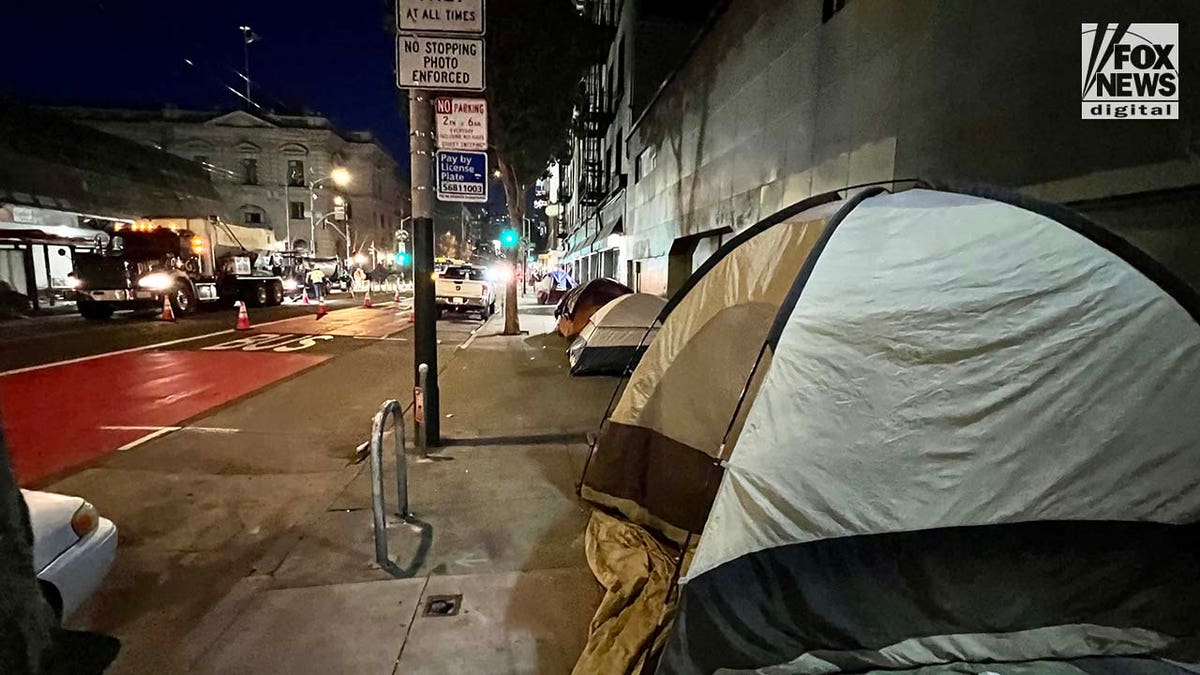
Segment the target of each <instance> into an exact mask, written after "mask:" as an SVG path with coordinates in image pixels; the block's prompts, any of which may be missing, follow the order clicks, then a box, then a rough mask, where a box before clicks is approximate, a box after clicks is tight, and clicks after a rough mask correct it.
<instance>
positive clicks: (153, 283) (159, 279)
mask: <svg viewBox="0 0 1200 675" xmlns="http://www.w3.org/2000/svg"><path fill="white" fill-rule="evenodd" d="M174 285H175V280H174V279H172V278H171V275H169V274H166V273H164V272H154V273H153V274H147V275H146V276H144V277H142V278H141V279H138V286H139V287H141V288H145V289H149V290H151V291H165V290H167V289H168V288H170V287H172V286H174Z"/></svg>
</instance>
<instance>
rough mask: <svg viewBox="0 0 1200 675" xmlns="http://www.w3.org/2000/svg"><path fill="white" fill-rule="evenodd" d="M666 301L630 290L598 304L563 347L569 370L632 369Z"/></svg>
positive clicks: (605, 372) (578, 372)
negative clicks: (577, 334) (598, 306)
mask: <svg viewBox="0 0 1200 675" xmlns="http://www.w3.org/2000/svg"><path fill="white" fill-rule="evenodd" d="M666 304H667V301H666V300H665V299H663V298H661V297H659V296H657V295H650V294H648V293H630V294H628V295H622V296H621V297H619V298H617V299H615V300H613V301H612V302H609V303H608V304H607V305H605V306H603V307H601V308H600V309H599V310H597V311H596V313H595V314H593V315H592V318H591V319H588V323H587V326H585V327H584V329H583V330H582V331H581V332H580V333H579V337H577V338H575V341H574V342H572V343H571V346H570V348H569V349H568V350H567V355H568V357H569V359H570V362H571V374H572V375H620V374H622V373H624V372H626V369H632V368H633V367H634V366H636V365H637V362H638V359H639V358H641V355H642V353H643V352H645V351H646V349H647V348H648V347H649V346H650V344H651V343H652V342H654V336H655V334H656V333H657V332H658V327H657V319H658V315H659V313H660V312H662V308H663V307H664V306H665V305H666Z"/></svg>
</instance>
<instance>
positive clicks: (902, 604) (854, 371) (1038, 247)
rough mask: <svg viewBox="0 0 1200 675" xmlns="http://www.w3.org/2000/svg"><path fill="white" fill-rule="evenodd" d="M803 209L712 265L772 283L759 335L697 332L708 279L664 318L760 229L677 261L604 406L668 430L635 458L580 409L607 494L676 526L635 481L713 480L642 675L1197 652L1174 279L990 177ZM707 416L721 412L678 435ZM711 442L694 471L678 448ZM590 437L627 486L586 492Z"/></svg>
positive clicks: (1102, 664)
mask: <svg viewBox="0 0 1200 675" xmlns="http://www.w3.org/2000/svg"><path fill="white" fill-rule="evenodd" d="M796 222H797V218H795V217H793V218H791V219H789V220H788V221H786V223H781V225H786V224H787V223H792V224H793V225H792V226H791V227H792V228H793V229H794V227H795V225H794V224H795V223H796ZM810 222H812V223H813V225H812V228H813V229H815V230H817V231H819V232H818V234H817V236H816V238H815V240H812V241H811V243H810V244H808V242H807V240H806V239H805V238H803V237H802V238H800V239H799V240H796V241H793V242H789V244H788V245H787V246H781V247H777V249H776V250H787V251H792V252H796V251H799V252H800V253H802V257H803V261H802V263H801V264H800V265H799V267H798V268H797V267H795V266H794V265H790V266H789V269H787V270H779V269H777V271H776V273H774V274H771V275H769V276H771V279H763V278H762V277H756V278H755V279H754V280H745V279H743V278H741V277H740V276H737V275H730V276H728V278H727V280H726V282H725V283H732V285H733V286H737V285H740V284H743V283H745V282H747V281H749V283H750V285H755V286H757V287H763V286H766V285H773V284H774V283H776V281H777V279H776V277H778V276H779V275H780V274H781V273H782V274H784V276H786V277H787V280H786V283H785V287H786V288H785V289H784V291H783V293H782V297H781V298H779V299H778V301H777V302H773V304H772V305H771V306H770V307H769V308H766V309H767V310H768V314H769V316H768V317H767V318H766V319H765V324H766V330H765V332H763V331H761V329H760V328H759V326H761V325H762V322H763V321H764V320H762V319H756V322H748V323H744V324H743V326H751V327H752V328H753V330H746V329H745V328H743V329H741V332H742V334H743V338H742V340H740V342H733V341H731V340H728V339H725V340H719V339H716V338H715V337H714V336H712V335H708V336H706V335H705V332H704V331H705V330H707V327H708V326H709V325H711V324H712V323H713V321H714V320H716V321H719V320H720V315H721V313H722V312H725V313H728V312H738V311H739V310H738V308H739V307H743V306H745V305H746V304H747V303H745V302H742V303H740V304H735V303H734V302H733V301H734V300H736V299H739V298H741V297H743V296H744V295H747V294H746V293H743V292H740V291H737V292H735V291H733V290H729V291H727V294H726V300H725V301H723V302H718V303H715V305H716V306H718V307H720V308H721V309H720V310H718V311H716V312H714V311H711V310H710V311H708V312H707V318H706V319H704V320H703V321H702V324H703V325H704V326H705V329H701V330H699V331H692V332H691V333H690V334H685V333H684V332H683V331H681V330H680V328H679V326H680V325H682V323H683V322H691V323H696V322H697V321H698V318H697V317H696V316H693V314H694V313H695V312H696V309H697V307H699V306H700V305H698V304H697V300H696V299H695V298H694V296H696V295H697V293H700V294H707V293H712V292H714V291H720V290H721V289H722V287H721V286H713V285H712V283H709V282H707V279H708V277H709V276H711V275H713V274H716V273H718V272H719V270H720V267H721V266H722V265H728V264H733V263H730V262H729V261H730V260H731V259H736V258H737V257H739V254H738V252H739V251H740V250H741V249H742V248H744V247H746V246H754V245H755V244H757V243H760V242H766V241H768V240H767V239H764V237H767V236H769V235H771V234H772V233H775V236H776V237H778V236H779V235H780V234H782V233H783V232H785V231H786V228H781V227H780V225H776V226H774V227H770V228H767V229H766V230H765V231H760V232H758V233H757V234H756V235H754V236H751V237H749V238H747V239H745V240H743V241H742V242H740V244H739V245H738V246H735V247H731V249H730V250H725V249H722V252H723V253H724V256H723V257H724V259H723V260H721V261H719V262H717V263H716V264H715V266H713V267H711V268H710V269H708V270H701V271H702V272H704V274H701V273H700V272H698V273H697V275H694V276H693V279H696V276H699V277H700V278H699V279H698V280H697V281H696V283H694V284H692V287H691V288H690V290H689V291H688V292H687V294H686V296H685V297H684V298H682V300H681V301H680V302H679V303H678V306H676V307H675V308H674V311H673V312H672V313H670V314H669V315H668V316H667V319H666V321H665V323H664V324H663V326H662V328H661V329H660V331H659V334H658V337H657V339H656V340H655V343H654V344H653V345H652V346H651V348H650V350H648V351H647V353H646V355H645V356H644V357H643V359H642V361H641V364H640V365H639V366H638V368H637V370H636V371H635V372H634V373H633V375H632V376H631V379H630V382H629V386H628V387H627V389H626V391H625V393H624V394H623V396H622V401H621V403H620V404H618V407H617V409H616V410H615V411H614V414H613V420H617V419H618V414H620V415H622V417H620V419H621V420H626V421H625V422H620V424H623V425H625V426H626V427H627V428H631V429H645V428H647V427H638V426H636V425H637V424H641V423H650V424H655V425H657V426H654V427H650V429H651V430H652V431H653V432H654V433H657V434H661V435H663V436H665V439H666V440H665V441H663V440H654V441H653V442H652V443H650V444H646V443H643V444H642V445H641V446H640V447H639V448H638V449H639V450H640V451H641V452H642V453H643V455H642V456H641V457H640V458H639V456H638V455H636V454H631V453H630V452H629V450H628V448H625V449H623V450H618V449H616V448H615V447H614V446H612V445H611V443H612V441H613V440H614V439H613V435H612V432H611V431H608V429H606V430H605V432H603V433H602V438H601V442H600V443H599V444H598V445H597V447H596V449H595V452H594V457H593V458H592V461H591V464H592V465H593V468H592V469H590V470H589V471H588V472H587V475H586V476H585V486H586V485H591V486H592V487H591V489H592V490H593V493H592V494H593V495H596V494H599V495H600V497H601V498H603V497H604V496H605V494H607V495H608V496H609V497H610V500H609V502H608V505H609V506H613V507H614V508H616V509H617V510H619V511H621V512H622V513H623V514H625V515H626V516H628V517H631V518H632V519H642V520H647V519H654V518H658V519H660V520H666V521H667V523H668V524H680V525H687V524H688V523H692V522H694V515H695V514H687V513H685V514H683V516H682V517H681V516H680V515H679V513H678V509H677V508H676V510H674V511H673V510H672V508H673V507H678V505H677V504H675V505H672V504H668V503H664V502H662V501H661V500H656V498H655V497H654V493H655V492H657V491H659V490H662V491H663V492H665V493H666V494H668V495H672V496H673V497H678V496H679V495H681V494H685V493H687V492H686V490H684V489H683V488H681V487H680V485H679V483H680V482H684V481H706V480H711V479H713V478H715V482H714V483H713V484H714V486H715V492H714V494H713V498H712V501H711V509H709V510H708V513H707V517H706V518H705V521H704V523H703V524H702V526H701V527H697V528H695V529H691V530H689V532H699V531H700V530H701V529H702V530H703V532H702V534H701V536H700V538H699V543H698V546H697V548H696V552H695V558H694V560H693V561H692V563H691V565H690V567H689V568H688V570H687V574H686V577H685V578H684V582H685V583H684V585H683V587H682V591H681V600H680V608H679V612H678V615H677V617H676V621H675V624H674V626H673V628H672V629H671V631H672V632H671V636H670V638H669V639H668V641H667V646H666V648H665V651H664V655H663V657H662V660H661V662H660V664H659V671H658V672H659V673H663V674H666V675H674V674H676V673H689V674H690V673H711V672H716V671H720V672H730V673H733V672H745V673H748V672H756V673H822V674H827V673H844V672H865V671H873V670H877V669H878V670H900V669H914V670H916V669H921V668H926V667H928V668H929V670H922V671H921V672H980V671H979V667H978V666H964V667H962V669H960V668H959V666H957V665H954V664H959V663H974V664H988V666H987V668H986V670H989V671H994V672H998V673H1017V672H1021V673H1030V672H1063V673H1066V672H1076V671H1078V672H1081V673H1082V672H1086V673H1099V672H1143V673H1159V672H1163V673H1166V672H1179V671H1178V670H1176V669H1175V667H1174V666H1171V665H1169V664H1166V663H1165V662H1164V661H1162V660H1161V659H1166V658H1173V659H1184V658H1186V659H1188V660H1197V659H1196V653H1195V645H1196V640H1197V639H1198V637H1200V574H1198V573H1197V570H1198V569H1200V547H1197V546H1196V545H1195V542H1196V541H1200V523H1198V520H1200V481H1198V480H1197V468H1196V467H1198V466H1200V298H1198V297H1197V296H1196V295H1195V293H1194V292H1193V291H1191V290H1190V289H1188V288H1187V287H1186V286H1185V285H1183V284H1182V283H1181V282H1179V280H1178V279H1177V278H1176V277H1173V276H1172V275H1171V274H1170V273H1169V272H1167V271H1166V270H1165V269H1164V268H1162V267H1161V266H1159V265H1157V264H1156V263H1154V262H1153V261H1151V260H1150V259H1149V258H1147V257H1146V256H1144V255H1143V254H1141V253H1140V252H1139V251H1137V250H1136V249H1134V248H1132V247H1131V246H1130V245H1129V244H1128V243H1126V242H1125V241H1123V240H1121V239H1118V238H1116V237H1113V236H1112V235H1111V234H1107V233H1105V232H1104V231H1103V230H1101V229H1100V228H1099V227H1097V226H1096V225H1094V224H1093V223H1091V222H1089V221H1087V220H1085V219H1083V218H1081V217H1080V216H1078V215H1076V214H1074V213H1072V212H1069V211H1067V210H1065V209H1061V208H1058V207H1054V206H1051V205H1044V204H1037V203H1032V202H1027V201H1024V200H1020V199H1016V198H1010V197H995V196H984V195H979V194H968V193H965V192H953V191H948V190H934V189H913V190H908V191H905V192H901V193H898V194H890V193H887V192H884V191H882V190H878V189H875V190H868V191H864V192H860V193H859V194H857V195H855V197H853V198H851V199H848V200H846V201H845V202H844V203H843V204H841V205H840V206H839V207H838V209H837V212H836V213H835V214H832V215H827V217H825V218H824V219H821V220H810ZM806 244H808V245H806ZM722 252H719V253H718V254H719V255H720V254H721V253H722ZM744 256H745V254H743V255H742V257H744ZM779 267H781V266H779ZM739 269H749V268H748V267H740V268H739ZM761 295H762V296H764V297H770V298H771V299H772V300H774V299H775V298H776V296H775V295H773V294H772V295H769V296H768V294H761ZM735 296H736V298H735ZM668 309H670V308H669V307H668ZM739 313H741V314H745V315H747V316H753V313H752V312H749V311H741V312H739ZM706 339H707V340H708V342H707V343H706V342H702V341H703V340H706ZM698 341H701V342H698ZM693 349H698V350H700V352H701V353H698V354H695V355H693V356H690V357H689V355H688V351H689V350H693ZM721 349H726V350H728V351H730V352H736V353H737V354H736V355H728V356H727V355H723V354H722V353H721V352H720V350H721ZM656 352H657V354H656ZM668 353H670V355H671V356H672V357H673V358H672V359H664V358H663V356H664V355H665V354H668ZM685 359H688V360H689V362H690V363H692V364H694V365H699V364H706V365H705V367H704V368H703V369H702V372H700V373H698V374H694V375H692V376H691V380H690V383H691V386H692V387H694V388H695V389H698V390H699V391H688V390H687V389H685V388H682V387H681V386H680V385H682V384H686V383H687V380H686V378H683V376H681V375H674V371H675V370H677V369H678V368H679V365H678V364H680V363H681V362H684V360H685ZM726 364H732V366H734V367H736V368H738V370H739V374H740V375H739V376H740V377H741V382H740V383H739V384H738V386H737V387H735V388H736V389H738V390H739V391H738V393H736V394H734V396H733V398H734V400H735V404H734V405H733V406H732V409H730V408H729V407H728V406H727V405H726V404H727V401H726V400H725V399H724V398H722V396H723V395H724V394H723V392H724V391H725V387H726V385H725V383H723V382H722V381H720V380H722V379H723V372H724V369H725V368H726V367H727V365H726ZM649 373H658V375H656V376H655V377H654V378H649V377H647V374H649ZM668 386H670V387H672V388H673V391H671V392H669V393H671V395H672V396H673V400H671V401H661V400H660V401H657V402H656V398H658V399H661V397H662V396H663V395H664V392H663V389H664V387H668ZM714 394H716V395H717V396H716V398H717V399H718V401H719V404H718V403H713V402H712V400H713V398H714ZM626 399H628V400H626ZM635 404H636V406H637V409H638V410H640V411H641V412H640V414H639V415H636V416H631V415H630V413H629V411H630V409H631V408H633V406H634V405H635ZM655 405H657V410H652V409H653V408H654V406H655ZM650 411H652V412H653V413H654V414H653V415H649V414H648V412H650ZM707 415H713V416H717V417H719V421H718V422H715V423H713V424H714V425H715V426H716V427H723V430H722V431H721V432H719V433H716V434H714V432H713V430H712V428H706V429H703V430H698V431H703V432H704V435H701V434H697V433H690V434H688V435H686V436H685V435H684V434H683V433H682V432H688V431H691V427H693V426H696V425H697V424H699V423H701V422H702V421H703V420H704V418H705V417H706V416H707ZM672 418H682V419H672ZM664 420H665V421H664ZM607 426H608V428H612V427H613V426H615V424H609V425H607ZM623 433H624V437H625V438H626V439H633V440H635V441H636V439H637V437H638V434H639V433H640V434H642V436H646V435H647V432H637V433H633V432H630V431H626V432H623ZM605 435H607V436H608V440H607V441H605V439H604V438H603V436H605ZM714 435H716V436H719V437H720V439H721V441H720V443H719V445H718V446H717V447H716V448H712V447H711V445H709V444H710V443H711V439H712V436H714ZM668 441H669V442H668ZM605 443H609V444H610V445H607V446H606V445H605ZM656 444H657V445H656ZM710 451H711V455H710V461H709V462H708V466H709V467H710V468H711V469H712V471H713V472H714V475H704V474H701V473H699V472H696V471H690V470H687V471H685V470H684V469H686V468H687V467H691V466H694V465H695V463H694V462H692V460H691V459H690V458H689V457H688V455H687V454H686V453H689V452H690V453H692V454H693V455H695V454H697V452H700V453H708V452H710ZM646 455H649V457H646ZM604 456H607V457H608V458H609V459H608V460H606V461H611V459H612V458H613V457H617V458H620V460H621V461H624V462H625V463H626V464H625V466H626V468H627V470H628V471H629V472H630V474H632V475H630V476H628V477H627V481H628V482H630V483H640V484H641V485H642V486H644V487H642V488H641V489H642V492H640V493H636V494H632V495H631V494H630V491H628V490H626V491H625V492H622V493H621V494H620V495H614V494H613V493H612V492H608V493H602V492H600V491H599V490H597V487H601V488H607V489H609V490H615V489H617V488H622V486H621V485H619V484H616V483H615V482H614V481H612V480H611V478H606V479H605V480H606V481H608V482H606V483H603V484H599V485H598V481H596V479H595V476H594V474H595V473H596V469H595V468H594V467H595V465H597V464H598V463H600V462H601V461H602V457H604ZM672 463H674V465H675V466H676V469H675V470H674V471H672V470H671V465H672ZM654 480H658V481H662V486H661V487H660V485H656V484H655V483H654V482H653V481H654ZM614 486H616V487H614ZM622 489H623V488H622ZM687 494H695V495H698V497H703V496H705V495H704V494H703V493H702V492H701V491H699V490H697V491H694V492H691V493H687ZM614 496H618V497H624V499H625V501H624V502H622V501H620V500H617V499H611V498H612V497H614ZM692 506H693V507H694V508H698V509H703V507H704V506H705V503H704V500H703V499H699V498H697V499H696V501H695V502H694V503H693V504H692ZM1189 650H1191V651H1189ZM1043 661H1054V662H1055V664H1056V665H1054V666H1053V668H1048V669H1042V670H1039V669H1038V666H1037V665H1036V664H1037V663H1039V662H1043ZM1017 663H1020V664H1025V665H1022V666H1013V667H1012V668H1009V666H1008V665H1006V664H1017ZM1031 663H1032V664H1034V665H1030V664H1031ZM1106 669H1107V670H1106Z"/></svg>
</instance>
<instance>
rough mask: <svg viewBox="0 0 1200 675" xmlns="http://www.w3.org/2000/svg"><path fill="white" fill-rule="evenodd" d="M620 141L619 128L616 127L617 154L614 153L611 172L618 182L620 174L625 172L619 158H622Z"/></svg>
mask: <svg viewBox="0 0 1200 675" xmlns="http://www.w3.org/2000/svg"><path fill="white" fill-rule="evenodd" d="M621 139H622V136H621V128H620V127H617V152H616V156H615V158H614V160H613V161H614V163H615V170H614V171H613V175H615V176H616V178H617V180H618V181H620V180H621V174H622V173H624V171H625V167H624V164H625V162H623V161H622V160H621V157H622V152H621Z"/></svg>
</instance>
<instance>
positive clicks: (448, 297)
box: [434, 265, 496, 319]
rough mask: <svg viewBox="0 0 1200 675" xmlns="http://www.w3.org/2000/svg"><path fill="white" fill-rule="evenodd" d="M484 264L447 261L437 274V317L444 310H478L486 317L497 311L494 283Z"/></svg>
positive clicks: (435, 289) (435, 295)
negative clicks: (460, 263)
mask: <svg viewBox="0 0 1200 675" xmlns="http://www.w3.org/2000/svg"><path fill="white" fill-rule="evenodd" d="M488 277H489V274H488V270H487V268H486V267H478V266H475V265H450V266H448V267H446V269H445V270H444V271H442V273H441V274H439V275H438V277H437V282H436V283H435V284H434V297H435V298H436V303H437V315H438V318H441V317H442V314H443V313H444V312H478V313H479V316H480V318H483V319H486V318H488V317H489V316H491V315H492V314H493V313H494V312H495V311H496V285H495V284H494V283H493V282H492V281H491V280H489V278H488Z"/></svg>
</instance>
